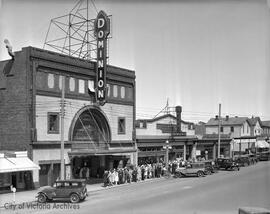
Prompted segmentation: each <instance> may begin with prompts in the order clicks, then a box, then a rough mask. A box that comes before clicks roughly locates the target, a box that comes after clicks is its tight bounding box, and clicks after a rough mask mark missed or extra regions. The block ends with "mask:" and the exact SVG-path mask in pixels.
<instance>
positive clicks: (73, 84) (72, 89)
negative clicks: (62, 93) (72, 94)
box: [69, 77, 75, 91]
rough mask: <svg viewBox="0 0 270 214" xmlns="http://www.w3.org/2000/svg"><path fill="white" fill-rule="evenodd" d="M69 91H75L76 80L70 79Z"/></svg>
mask: <svg viewBox="0 0 270 214" xmlns="http://www.w3.org/2000/svg"><path fill="white" fill-rule="evenodd" d="M69 90H70V91H75V79H74V78H72V77H71V78H70V79H69Z"/></svg>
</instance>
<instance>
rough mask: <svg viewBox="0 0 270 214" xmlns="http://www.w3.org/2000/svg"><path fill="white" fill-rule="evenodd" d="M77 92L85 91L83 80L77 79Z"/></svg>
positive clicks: (82, 92)
mask: <svg viewBox="0 0 270 214" xmlns="http://www.w3.org/2000/svg"><path fill="white" fill-rule="evenodd" d="M79 93H80V94H84V93H85V81H84V80H79Z"/></svg>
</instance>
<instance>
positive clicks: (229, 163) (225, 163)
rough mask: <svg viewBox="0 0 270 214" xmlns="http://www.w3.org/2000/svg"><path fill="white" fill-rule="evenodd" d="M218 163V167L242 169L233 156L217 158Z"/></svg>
mask: <svg viewBox="0 0 270 214" xmlns="http://www.w3.org/2000/svg"><path fill="white" fill-rule="evenodd" d="M216 165H217V167H218V169H225V170H238V171H239V170H240V166H239V164H238V163H236V162H235V161H234V160H233V159H232V158H217V159H216Z"/></svg>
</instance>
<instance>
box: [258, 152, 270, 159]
mask: <svg viewBox="0 0 270 214" xmlns="http://www.w3.org/2000/svg"><path fill="white" fill-rule="evenodd" d="M257 158H258V159H259V160H260V161H268V160H270V151H263V152H259V153H257Z"/></svg>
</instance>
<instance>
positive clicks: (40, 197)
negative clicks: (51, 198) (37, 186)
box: [37, 193, 47, 203]
mask: <svg viewBox="0 0 270 214" xmlns="http://www.w3.org/2000/svg"><path fill="white" fill-rule="evenodd" d="M37 201H38V202H39V203H45V202H46V201H47V197H46V195H45V194H43V193H39V194H38V196H37Z"/></svg>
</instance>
